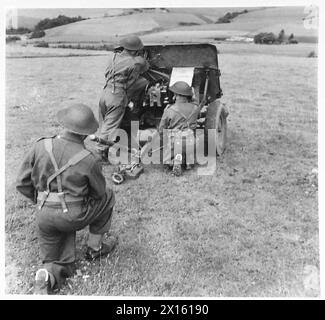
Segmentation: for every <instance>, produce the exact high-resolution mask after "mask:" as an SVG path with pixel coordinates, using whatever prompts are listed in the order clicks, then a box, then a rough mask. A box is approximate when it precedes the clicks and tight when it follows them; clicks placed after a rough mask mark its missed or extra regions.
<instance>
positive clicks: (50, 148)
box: [44, 138, 62, 192]
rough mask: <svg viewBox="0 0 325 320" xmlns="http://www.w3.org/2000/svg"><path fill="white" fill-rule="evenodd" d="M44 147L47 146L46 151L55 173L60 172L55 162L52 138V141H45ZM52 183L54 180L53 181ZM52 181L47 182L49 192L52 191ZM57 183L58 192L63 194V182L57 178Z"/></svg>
mask: <svg viewBox="0 0 325 320" xmlns="http://www.w3.org/2000/svg"><path fill="white" fill-rule="evenodd" d="M44 145H45V150H46V151H47V152H48V154H49V155H50V159H51V162H52V164H53V167H54V170H55V172H57V171H58V170H59V167H58V164H57V163H56V161H55V158H54V154H53V143H52V138H50V139H45V140H44ZM51 181H52V180H51ZM51 181H50V182H49V181H47V190H48V191H49V190H50V183H51ZM56 181H57V183H58V192H62V181H61V177H60V176H57V177H56Z"/></svg>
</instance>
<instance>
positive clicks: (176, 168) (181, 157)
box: [159, 81, 200, 176]
mask: <svg viewBox="0 0 325 320" xmlns="http://www.w3.org/2000/svg"><path fill="white" fill-rule="evenodd" d="M169 90H170V91H171V92H173V93H174V100H175V103H174V104H172V105H170V106H168V107H167V108H166V109H165V111H164V114H163V116H162V118H161V121H160V125H159V133H160V135H162V134H163V132H164V129H165V130H166V129H167V138H168V139H169V140H170V143H171V148H168V147H165V148H164V164H165V165H167V166H170V167H172V168H173V170H172V173H173V174H174V175H176V176H178V175H181V173H182V164H183V165H186V168H187V169H190V168H191V167H192V166H193V164H194V144H195V143H194V130H195V129H196V125H197V118H198V115H199V112H200V108H199V107H198V106H197V105H196V104H194V103H193V102H192V96H193V91H192V87H190V86H189V85H188V84H187V83H186V82H184V81H177V82H175V83H174V84H173V85H172V86H171V87H170V88H169ZM186 149H187V150H186Z"/></svg>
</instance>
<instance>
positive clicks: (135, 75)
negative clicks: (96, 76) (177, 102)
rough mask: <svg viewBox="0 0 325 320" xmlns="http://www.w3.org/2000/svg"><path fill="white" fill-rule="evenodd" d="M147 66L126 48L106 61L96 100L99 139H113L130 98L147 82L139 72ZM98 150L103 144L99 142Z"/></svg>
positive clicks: (147, 65) (104, 147) (147, 66)
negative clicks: (102, 85)
mask: <svg viewBox="0 0 325 320" xmlns="http://www.w3.org/2000/svg"><path fill="white" fill-rule="evenodd" d="M148 68H149V64H148V62H147V61H146V60H145V59H144V58H143V57H141V56H132V55H130V54H129V53H128V52H127V51H125V50H123V51H122V52H121V53H114V54H113V55H112V57H111V59H110V61H109V63H108V66H107V69H106V73H105V78H106V85H105V87H104V89H103V92H102V95H101V98H100V101H99V125H100V128H101V130H100V135H99V136H100V138H102V139H104V140H111V141H113V140H114V139H115V137H114V134H115V131H116V129H118V128H119V126H120V124H121V122H122V119H123V116H124V114H125V110H126V107H127V105H128V102H129V99H130V98H131V97H134V96H136V95H138V94H139V92H141V91H142V90H143V89H144V88H145V87H146V85H147V84H148V81H147V80H146V79H145V78H143V77H141V76H140V75H141V74H142V73H144V72H145V71H147V70H148ZM97 148H98V151H102V152H103V151H105V150H106V149H107V147H106V146H104V145H101V144H98V146H97Z"/></svg>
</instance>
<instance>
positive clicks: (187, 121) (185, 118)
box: [170, 106, 194, 130]
mask: <svg viewBox="0 0 325 320" xmlns="http://www.w3.org/2000/svg"><path fill="white" fill-rule="evenodd" d="M170 110H173V111H174V112H175V113H178V114H179V115H180V116H181V117H183V118H184V120H185V121H186V123H187V128H189V127H190V124H189V119H190V118H191V116H192V115H193V114H194V111H192V112H191V114H190V115H189V116H188V117H186V116H185V114H184V113H183V112H181V111H179V110H175V109H174V108H173V106H171V107H170ZM183 129H186V128H185V127H184V126H182V130H183Z"/></svg>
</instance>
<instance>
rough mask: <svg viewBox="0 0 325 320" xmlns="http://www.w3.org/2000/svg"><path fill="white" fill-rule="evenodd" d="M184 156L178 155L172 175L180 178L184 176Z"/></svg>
mask: <svg viewBox="0 0 325 320" xmlns="http://www.w3.org/2000/svg"><path fill="white" fill-rule="evenodd" d="M182 159H183V158H182V155H181V154H177V155H176V156H175V159H174V166H173V170H172V175H173V176H176V177H179V176H181V175H182Z"/></svg>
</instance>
